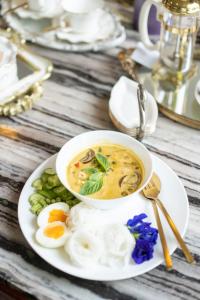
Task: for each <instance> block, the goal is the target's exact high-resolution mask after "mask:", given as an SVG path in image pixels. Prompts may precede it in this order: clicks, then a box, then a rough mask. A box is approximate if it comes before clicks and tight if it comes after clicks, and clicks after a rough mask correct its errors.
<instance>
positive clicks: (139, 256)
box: [132, 239, 154, 264]
mask: <svg viewBox="0 0 200 300" xmlns="http://www.w3.org/2000/svg"><path fill="white" fill-rule="evenodd" d="M153 251H154V249H153V245H152V244H151V243H149V242H148V241H146V240H141V239H138V240H136V245H135V248H134V250H133V252H132V258H133V260H134V261H135V263H136V264H141V263H143V262H144V261H147V260H150V259H151V258H152V257H153Z"/></svg>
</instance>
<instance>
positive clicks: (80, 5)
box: [62, 0, 104, 14]
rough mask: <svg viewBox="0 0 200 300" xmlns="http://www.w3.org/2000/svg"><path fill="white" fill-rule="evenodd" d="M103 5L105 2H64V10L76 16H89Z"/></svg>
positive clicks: (100, 0) (90, 0) (75, 0)
mask: <svg viewBox="0 0 200 300" xmlns="http://www.w3.org/2000/svg"><path fill="white" fill-rule="evenodd" d="M103 5H104V1H103V0H62V7H63V9H64V10H65V11H67V12H70V13H74V14H88V13H91V12H94V11H95V10H96V9H98V8H102V7H103Z"/></svg>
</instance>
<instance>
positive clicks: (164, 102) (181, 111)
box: [118, 49, 200, 129]
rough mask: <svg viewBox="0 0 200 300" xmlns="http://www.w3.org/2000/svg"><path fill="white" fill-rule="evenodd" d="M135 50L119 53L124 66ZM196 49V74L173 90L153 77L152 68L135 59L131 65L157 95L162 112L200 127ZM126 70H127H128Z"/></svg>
mask: <svg viewBox="0 0 200 300" xmlns="http://www.w3.org/2000/svg"><path fill="white" fill-rule="evenodd" d="M133 51H134V49H127V50H123V51H121V52H120V53H119V55H118V58H119V60H120V61H121V63H122V67H123V62H124V61H125V60H126V59H129V60H130V59H131V58H130V57H131V54H132V53H133ZM195 51H196V52H195V66H196V72H195V74H194V75H193V76H192V77H191V78H189V79H188V80H187V81H186V82H185V83H184V84H182V85H180V86H179V87H178V86H177V87H176V89H174V90H173V91H172V90H170V91H166V90H164V89H162V87H161V86H160V85H158V84H157V83H156V81H155V80H154V79H153V78H152V73H151V70H149V69H147V68H144V67H142V66H141V65H139V64H137V63H136V62H133V61H132V62H133V64H131V67H132V66H133V67H134V71H135V72H136V73H137V75H138V78H139V80H140V82H141V83H142V84H143V85H144V87H145V88H146V89H147V91H148V92H150V93H151V94H152V95H153V96H154V97H155V99H156V101H157V104H158V107H159V110H160V112H161V113H163V114H164V115H165V116H167V117H168V118H170V119H172V120H174V121H176V122H179V123H181V124H184V125H186V126H189V127H192V128H196V129H200V104H199V103H198V102H197V100H196V99H195V95H194V91H195V88H196V85H197V82H198V81H199V80H200V61H199V60H198V59H199V56H200V55H199V54H200V53H199V51H198V49H197V50H195ZM125 71H126V72H127V70H125ZM128 73H129V72H128Z"/></svg>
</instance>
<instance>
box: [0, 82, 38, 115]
mask: <svg viewBox="0 0 200 300" xmlns="http://www.w3.org/2000/svg"><path fill="white" fill-rule="evenodd" d="M42 95H43V88H42V86H41V85H40V84H39V83H36V84H34V85H33V86H32V87H31V88H30V89H29V90H28V91H27V92H26V93H25V94H21V95H20V96H16V97H15V99H14V100H12V101H10V102H9V103H6V104H3V105H0V116H6V117H7V116H15V115H17V114H20V113H22V112H24V111H26V110H28V109H31V108H32V106H33V104H34V102H35V101H36V100H38V99H40V98H41V97H42Z"/></svg>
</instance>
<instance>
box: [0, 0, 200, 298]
mask: <svg viewBox="0 0 200 300" xmlns="http://www.w3.org/2000/svg"><path fill="white" fill-rule="evenodd" d="M77 1H78V0H77ZM81 1H82V0H79V2H81ZM88 1H89V0H88ZM44 2H45V1H44ZM51 2H52V3H53V4H51V5H52V7H51V5H50V4H49V7H50V8H51V9H49V11H47V10H46V8H45V13H44V12H42V11H41V12H40V13H38V12H37V13H36V12H35V11H34V9H33V10H29V9H28V8H27V5H28V4H27V2H26V1H18V0H15V1H6V0H2V1H1V5H2V10H1V16H2V18H1V28H0V77H1V82H0V224H1V226H0V299H5V300H6V299H8V300H12V299H20V300H21V299H22V300H25V299H41V300H42V299H48V300H51V299H52V300H53V299H63V300H67V299H76V300H79V299H81V300H85V299H87V300H89V299H91V300H99V299H113V300H132V299H146V300H150V299H161V298H163V299H170V300H171V299H172V300H176V299H177V300H178V299H200V264H199V261H200V250H199V249H200V238H199V233H200V229H199V218H200V172H199V169H200V135H199V128H200V125H199V124H200V105H199V92H198V86H199V76H198V74H199V72H198V61H199V53H198V47H199V45H198V44H197V43H196V44H195V42H196V33H197V28H196V27H195V26H196V25H194V24H196V23H197V21H196V20H197V16H196V14H197V12H198V9H199V10H200V8H198V6H195V5H194V6H193V11H192V17H191V18H190V19H189V20H190V21H191V19H192V21H191V22H192V24H189V21H188V20H187V22H186V23H187V25H184V26H188V27H190V28H189V29H188V28H187V29H188V30H186V29H185V31H184V34H185V32H187V34H188V36H187V41H188V43H189V42H190V41H191V45H194V49H193V48H190V49H189V50H188V48H187V46H185V42H184V38H182V37H180V38H179V39H178V42H177V43H176V49H177V47H180V49H179V50H180V53H181V55H182V51H183V49H184V51H185V52H186V54H185V56H181V64H178V63H177V64H176V61H175V60H174V65H173V68H174V69H176V68H177V69H176V70H175V72H174V70H173V73H167V72H165V70H164V68H163V65H162V61H164V60H163V56H164V54H163V53H164V50H162V51H161V52H162V53H161V54H159V57H160V60H159V63H160V65H159V66H160V68H158V67H157V69H156V67H154V66H157V65H156V64H155V65H154V62H155V61H158V47H160V46H158V42H157V41H158V39H159V38H158V36H159V34H160V22H156V23H155V20H156V13H155V11H154V9H153V10H152V9H151V12H150V17H149V23H148V26H149V33H150V35H151V34H152V33H153V37H152V36H151V37H152V39H153V40H156V42H155V43H154V44H153V45H152V44H151V41H150V40H149V37H148V33H147V32H146V31H145V30H146V29H147V24H146V25H145V26H146V27H145V26H144V23H145V18H147V15H143V14H144V11H143V12H142V11H141V10H142V4H144V5H147V2H148V3H150V2H151V1H146V4H145V1H142V0H135V1H134V3H133V1H129V0H126V1H125V0H124V1H122V0H121V1H120V0H119V1H113V0H109V1H105V3H104V6H102V3H101V1H94V2H93V3H96V5H97V7H95V8H93V10H94V11H95V13H97V15H96V16H95V18H93V19H92V17H91V20H92V21H91V20H90V22H91V23H90V24H89V23H88V21H87V22H86V17H88V16H89V14H92V12H90V11H89V10H87V11H84V13H82V15H81V14H80V12H78V9H80V6H76V5H75V4H73V5H72V6H67V4H66V6H64V5H63V7H60V6H59V3H60V2H59V1H58V2H59V3H57V5H56V6H54V5H55V3H54V1H51ZM55 2H56V1H55ZM72 2H73V3H74V2H75V1H72ZM72 2H71V3H72ZM82 2H84V1H82ZM163 2H165V0H164V1H163ZM166 2H167V1H166ZM180 2H181V1H180ZM183 2H184V1H183ZM193 2H195V3H196V2H198V1H193ZM41 3H42V1H41ZM49 3H50V2H49ZM63 3H64V2H63ZM66 3H70V0H66ZM29 5H32V6H33V7H34V1H30V2H29ZM17 6H19V8H17V9H16V7H17ZM55 8H56V9H55ZM149 9H150V7H149ZM167 9H169V7H168V8H167ZM173 9H174V8H173ZM184 9H185V10H184V14H183V15H184V16H187V13H186V8H185V7H184ZM187 9H188V7H187ZM134 10H135V14H134ZM147 11H148V9H147V6H146V12H147ZM157 11H158V12H159V14H158V17H159V18H158V19H159V20H160V21H161V22H165V21H166V22H168V19H167V17H168V16H167V13H166V12H165V13H166V15H165V13H163V15H162V16H161V8H160V7H159V4H158V7H157ZM47 12H48V13H47ZM139 12H140V14H141V15H142V19H143V22H142V21H141V20H140V17H139ZM187 12H188V11H187ZM188 13H189V12H188ZM76 14H78V21H77V19H76V17H75V16H74V15H76ZM177 14H179V12H178V13H176V16H175V18H176V17H177ZM93 17H94V16H93ZM95 19H98V20H99V21H98V22H99V23H98V25H95V24H96V20H95ZM151 19H152V20H151ZM163 20H164V21H163ZM100 21H101V22H100ZM175 21H176V20H175ZM175 21H174V22H175ZM179 21H180V20H179ZM183 23H184V22H183ZM183 23H179V24H183ZM63 24H64V25H63ZM69 24H71V25H69ZM80 24H81V25H82V28H83V27H84V30H85V31H86V32H87V33H85V32H84V33H83V32H82V31H79V29H77V28H79V27H80ZM88 24H89V25H88ZM91 24H93V28H92V29H91V28H90V27H91ZM155 24H156V25H155ZM162 24H163V23H162ZM184 24H185V23H184ZM176 25H177V23H176ZM70 26H71V27H70ZM73 26H74V27H73ZM95 26H97V27H98V26H99V27H98V28H100V29H101V30H102V31H101V30H100V29H96V28H95ZM177 26H178V25H177ZM181 26H182V25H181ZM72 27H73V28H72ZM138 27H139V29H138ZM143 27H144V28H143ZM164 28H165V30H166V31H167V30H169V27H167V26H165V27H164ZM184 28H185V27H184ZM191 28H192V30H193V31H192V30H191ZM104 29H105V30H104ZM108 29H109V30H108ZM138 30H139V32H138ZM141 32H142V33H141ZM180 32H181V34H182V32H183V30H182V28H181V30H180ZM173 33H174V30H173ZM178 33H179V32H178ZM193 33H194V36H193ZM176 34H177V31H176ZM97 36H98V38H97ZM161 36H162V37H163V36H164V37H165V38H163V40H162V38H161V43H162V42H163V41H164V42H165V43H166V47H167V46H168V42H169V43H170V41H168V38H166V36H169V34H168V33H167V34H166V36H165V33H163V35H161ZM197 42H198V38H197ZM145 43H146V44H145ZM187 45H188V44H187ZM156 47H157V48H156ZM163 48H164V47H163ZM168 49H169V52H170V51H171V50H170V49H171V48H168ZM191 49H192V50H191ZM5 53H6V55H5ZM11 53H12V55H11ZM191 53H192V54H191ZM168 54H169V56H168V60H167V63H168V62H169V63H171V61H170V53H167V54H166V53H165V55H168ZM176 54H177V53H176ZM190 55H191V57H190ZM193 55H194V56H195V64H193V62H194V60H193ZM2 57H5V59H6V60H7V66H8V68H7V69H6V72H7V73H5V71H4V73H3V71H2V72H1V69H2V68H1V67H2V64H3V59H2ZM177 59H178V58H177ZM196 62H197V63H196ZM170 66H171V65H170ZM180 68H182V69H181V71H180ZM183 68H185V69H184V70H183ZM160 70H161V71H162V72H161V71H160ZM163 70H164V71H163ZM11 74H12V76H11ZM169 74H170V75H169ZM174 74H175V75H174ZM177 74H178V75H177ZM161 75H162V76H163V77H162V76H161ZM169 77H170V80H169ZM152 78H153V80H152ZM163 78H164V79H163ZM152 82H153V83H154V82H156V83H157V84H156V85H154V84H153V83H152ZM134 95H135V98H134V97H133V96H134ZM132 97H133V98H134V101H133V100H132ZM182 99H184V101H183V100H182ZM188 99H190V100H191V101H189V100H188ZM119 131H121V132H123V133H126V135H124V134H121V133H119ZM80 134H82V135H80ZM101 135H102V137H105V138H108V139H109V138H110V139H111V140H112V139H113V141H116V144H118V143H117V141H118V140H119V141H122V140H123V141H124V143H125V144H126V143H127V145H128V144H129V143H130V145H132V144H133V145H134V147H135V149H139V150H137V151H139V153H141V157H143V156H144V157H146V158H145V159H144V161H145V160H147V163H144V165H145V164H147V166H146V165H145V170H146V173H148V172H149V173H148V174H146V176H147V177H148V176H149V179H150V177H151V175H152V170H154V172H156V173H157V174H158V175H159V177H160V180H161V193H160V196H159V198H160V200H161V201H163V204H164V205H165V206H166V208H167V210H168V211H169V213H170V215H171V216H172V219H173V221H174V223H175V224H176V225H177V227H178V230H179V231H180V234H181V236H182V237H183V238H184V241H185V243H186V245H187V247H188V249H189V251H190V253H191V255H192V257H193V258H194V260H195V263H188V262H187V260H186V258H185V256H184V253H185V252H183V251H182V250H181V248H179V245H178V243H177V242H176V239H175V237H174V236H173V234H172V232H171V230H170V228H169V226H168V224H167V222H166V220H165V218H164V216H163V215H162V213H161V210H160V209H159V213H160V217H161V221H162V224H163V228H164V233H165V235H166V240H167V243H168V247H169V251H170V254H171V258H172V262H173V266H172V268H171V267H170V270H167V267H166V256H164V254H163V250H162V243H161V242H162V237H161V235H160V230H159V234H158V233H157V235H156V238H155V239H156V241H155V245H154V248H155V249H154V252H153V253H154V256H153V257H151V258H152V259H150V260H149V261H144V262H143V263H142V264H138V265H137V262H136V264H131V266H129V265H128V267H124V268H121V269H112V264H110V265H109V267H108V266H106V267H105V266H104V267H103V268H104V269H101V267H98V268H96V269H95V268H94V269H87V268H86V269H84V266H82V268H78V267H77V266H74V265H73V264H71V265H70V263H68V262H67V263H66V265H65V258H64V254H63V253H64V251H63V250H62V251H63V252H62V254H61V255H60V254H59V253H60V252H56V251H57V249H48V248H43V249H42V247H41V245H42V243H43V242H41V243H40V242H39V244H40V245H39V244H38V243H37V242H36V241H35V239H33V237H32V236H33V233H34V234H35V231H36V230H37V229H38V228H37V227H38V226H37V224H39V223H40V221H39V217H40V216H41V214H42V213H43V212H44V210H46V209H47V208H48V204H49V203H52V204H51V205H55V207H56V205H57V204H56V203H55V202H59V201H54V199H53V198H52V199H50V200H49V199H48V198H49V196H48V197H47V196H46V195H45V196H44V197H45V198H43V200H45V202H44V205H43V204H41V203H40V204H39V206H37V205H36V206H34V204H35V203H36V202H35V200H33V201H31V200H30V201H28V199H31V195H35V194H33V193H40V190H42V189H43V186H42V187H40V184H41V182H42V184H44V185H45V186H46V182H47V181H48V180H49V179H48V178H49V177H51V178H53V177H54V176H57V175H58V177H59V180H60V181H59V184H58V185H57V186H56V185H55V186H56V187H57V188H61V183H62V184H63V185H62V188H64V186H65V187H66V185H65V182H64V181H65V179H64V180H62V171H60V174H59V171H58V170H59V168H61V169H62V168H63V165H64V166H65V165H66V163H63V161H64V160H65V156H66V155H67V151H68V147H67V145H68V143H69V145H71V146H70V147H71V148H72V149H75V150H76V148H79V147H80V146H81V147H82V148H84V144H88V143H89V142H86V141H89V140H90V139H92V140H95V139H96V140H97V141H98V139H99V138H100V137H101ZM84 136H86V138H83V137H84ZM130 136H132V137H133V138H134V139H132V138H131V137H130ZM79 139H80V140H79ZM126 139H127V141H126ZM129 139H130V140H129ZM137 140H139V142H138V141H137ZM113 143H114V142H113ZM93 144H95V142H93ZM114 144H115V143H114ZM119 144H120V142H119ZM143 145H144V146H145V147H146V148H147V150H145V148H144V149H143ZM62 147H63V148H62ZM85 148H86V146H85ZM100 148H101V147H100ZM60 149H61V150H60ZM75 150H74V152H76V151H75ZM90 150H91V149H90ZM80 151H81V148H80ZM80 151H79V152H80ZM98 151H99V153H100V152H102V150H98ZM137 151H136V153H137ZM143 151H144V153H143ZM145 151H147V152H145ZM99 153H98V154H99ZM90 154H91V153H89V155H90ZM87 155H88V153H86V160H87ZM145 155H147V156H145ZM148 155H149V156H148ZM96 157H97V156H96ZM108 158H109V155H108ZM141 159H143V158H141ZM148 159H150V160H149V161H148ZM97 161H98V162H99V160H98V159H97ZM144 161H143V162H144ZM100 162H101V161H100ZM84 163H85V162H84ZM151 163H153V166H151ZM75 166H76V164H75ZM102 166H103V168H105V170H104V171H105V172H107V170H106V164H105V162H104V163H103V164H102V165H101V167H102ZM76 167H77V166H76ZM78 167H79V166H78ZM52 168H53V169H56V173H57V175H55V173H54V172H55V171H54V170H52ZM151 168H152V169H151ZM113 169H114V166H113ZM150 169H151V170H150ZM45 172H46V173H45ZM63 172H64V171H63ZM93 175H95V174H93ZM42 176H43V177H45V176H46V178H47V179H45V180H46V181H45V183H44V182H43V179H42ZM149 179H148V178H146V179H144V181H145V180H146V181H147V182H148V183H149V182H150V181H149ZM38 180H39V181H38ZM123 180H124V178H122V181H123ZM122 181H121V183H120V184H122ZM48 183H50V181H48ZM144 185H145V184H144ZM49 189H51V187H49ZM64 189H65V188H64ZM68 189H69V190H70V187H68ZM142 189H143V191H144V186H142ZM35 190H36V192H35ZM38 191H39V192H38ZM70 192H71V190H70ZM132 192H133V191H132ZM132 192H131V193H132ZM70 195H71V194H70ZM73 195H75V196H76V193H73ZM68 196H69V195H68ZM68 196H67V197H68ZM124 196H125V198H127V199H128V197H131V194H130V195H127V194H126V195H124ZM133 197H134V196H133ZM135 197H136V198H135V201H136V200H137V201H138V200H141V199H142V198H144V197H143V196H142V195H141V194H139V193H138V194H137V195H135ZM54 198H55V197H54ZM82 198H83V199H81V200H82V201H83V203H84V201H85V202H87V201H89V202H90V201H94V199H93V200H90V199H89V200H88V198H87V197H83V196H82ZM86 198H87V199H86ZM56 199H57V198H56ZM59 199H60V198H59ZM97 199H98V198H97ZM120 199H123V198H120ZM51 200H52V201H51ZM67 200H68V198H67ZM69 200H70V201H71V202H70V201H69V202H70V203H69V202H67V201H66V203H67V204H64V205H67V206H68V204H69V206H70V208H71V206H73V205H75V206H74V208H75V207H76V203H78V202H76V201H77V200H76V199H75V197H74V196H72V195H71V196H69ZM79 200H80V199H79ZM112 200H113V199H112ZM112 200H110V203H111V202H112ZM46 201H49V202H48V204H47V202H46ZM73 201H75V202H73ZM98 201H100V200H98ZM98 201H97V202H95V203H98ZM101 201H102V200H101ZM101 201H100V202H101ZM113 201H114V200H113ZM142 201H143V202H141V203H140V204H139V205H138V206H137V205H136V204H133V205H132V203H131V202H130V204H129V203H128V201H127V205H126V206H124V208H121V207H120V205H119V209H118V210H117V208H116V209H115V210H113V211H112V210H106V211H104V210H103V212H105V215H106V214H107V218H108V219H109V220H111V219H112V218H113V219H114V221H116V222H117V221H119V220H123V222H124V223H125V222H127V220H128V219H129V221H130V222H131V221H133V220H134V219H133V220H132V218H133V217H135V215H140V217H141V214H143V213H145V214H147V220H146V221H145V222H151V224H150V223H148V225H147V226H153V228H151V229H152V230H153V231H154V233H155V232H158V231H157V228H158V226H157V222H156V221H157V218H155V216H156V213H155V210H154V209H153V206H152V203H151V201H148V200H144V199H143V200H142ZM29 202H30V203H29ZM62 202H64V200H63V201H62ZM89 202H88V203H89ZM107 202H108V201H107ZM71 203H72V205H71ZM83 203H82V202H81V204H83ZM113 203H114V202H113ZM36 204H37V203H36ZM78 205H80V204H78ZM96 205H97V206H98V205H99V204H96ZM31 206H32V208H31ZM49 206H50V205H49ZM44 207H45V208H44ZM30 208H31V209H32V212H31V211H30ZM67 209H68V208H67ZM95 209H96V210H98V207H95V208H94V211H92V213H91V216H90V212H89V211H88V212H87V213H88V214H89V215H88V219H89V218H90V217H91V220H92V214H95ZM103 209H105V208H103ZM132 210H133V211H132ZM107 212H108V213H107ZM133 212H134V213H133ZM154 213H155V215H154ZM36 215H39V217H38V218H37V224H36V221H35V220H36V217H37V216H36ZM43 215H44V213H43ZM143 217H144V216H143ZM93 218H94V217H93ZM141 218H142V217H141ZM40 219H41V218H40ZM58 220H59V219H58ZM42 222H44V221H43V220H42ZM109 222H110V221H109ZM109 222H108V223H109ZM130 222H129V223H128V224H130ZM138 222H141V224H143V223H142V222H143V221H138ZM109 224H110V223H109ZM145 224H146V223H145ZM149 224H150V225H149ZM118 225H119V224H118ZM110 226H111V227H112V224H111V225H110ZM39 227H40V225H39ZM158 229H159V228H158ZM129 230H131V228H129ZM127 231H128V229H127ZM95 234H98V231H97V233H95ZM124 235H125V233H124ZM116 240H117V238H116ZM156 242H157V243H156ZM62 245H63V244H62ZM65 248H66V247H65ZM68 249H69V246H68ZM97 252H98V251H97ZM132 257H133V256H132ZM147 260H148V259H147ZM188 260H190V259H188ZM72 261H73V260H72ZM190 262H192V260H191V261H190ZM81 264H82V262H80V265H81ZM106 268H108V269H106ZM119 270H120V271H119Z"/></svg>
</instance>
